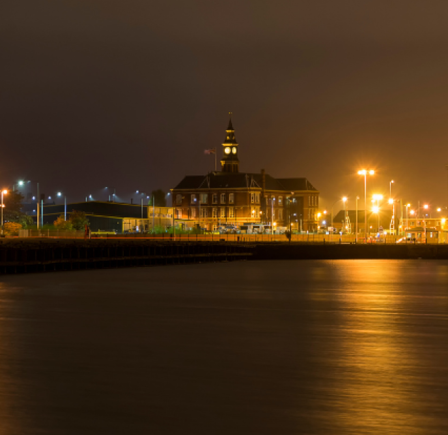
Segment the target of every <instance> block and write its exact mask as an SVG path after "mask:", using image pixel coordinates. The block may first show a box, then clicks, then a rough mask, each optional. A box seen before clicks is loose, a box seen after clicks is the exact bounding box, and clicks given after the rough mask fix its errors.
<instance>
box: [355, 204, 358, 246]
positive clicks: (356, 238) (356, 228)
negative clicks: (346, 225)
mask: <svg viewBox="0 0 448 435" xmlns="http://www.w3.org/2000/svg"><path fill="white" fill-rule="evenodd" d="M358 200H359V196H357V197H356V224H355V243H358Z"/></svg>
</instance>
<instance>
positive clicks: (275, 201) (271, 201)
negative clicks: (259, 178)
mask: <svg viewBox="0 0 448 435" xmlns="http://www.w3.org/2000/svg"><path fill="white" fill-rule="evenodd" d="M265 199H266V205H269V206H271V205H273V204H274V205H275V204H277V205H279V206H281V205H283V196H279V197H277V198H276V197H275V196H271V197H268V196H266V198H265Z"/></svg>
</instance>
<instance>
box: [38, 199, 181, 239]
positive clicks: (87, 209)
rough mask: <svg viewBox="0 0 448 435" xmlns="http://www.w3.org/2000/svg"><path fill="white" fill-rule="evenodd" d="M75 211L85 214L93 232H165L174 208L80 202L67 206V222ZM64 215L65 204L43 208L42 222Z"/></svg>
mask: <svg viewBox="0 0 448 435" xmlns="http://www.w3.org/2000/svg"><path fill="white" fill-rule="evenodd" d="M73 211H82V212H84V213H85V214H86V217H87V219H88V220H89V222H90V229H91V231H94V232H96V231H111V232H116V233H127V232H151V231H152V230H153V228H159V229H162V230H166V229H168V228H170V227H172V225H173V208H172V207H153V206H151V205H143V206H142V205H137V204H126V203H117V202H103V201H87V202H77V203H72V204H67V219H69V218H70V214H71V213H72V212H73ZM63 214H64V205H63V204H57V205H44V209H43V223H44V224H52V223H53V222H54V221H55V220H56V219H57V218H58V217H59V216H61V215H63Z"/></svg>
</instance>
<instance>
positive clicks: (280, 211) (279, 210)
mask: <svg viewBox="0 0 448 435" xmlns="http://www.w3.org/2000/svg"><path fill="white" fill-rule="evenodd" d="M278 220H279V221H282V220H283V209H281V208H279V209H278Z"/></svg>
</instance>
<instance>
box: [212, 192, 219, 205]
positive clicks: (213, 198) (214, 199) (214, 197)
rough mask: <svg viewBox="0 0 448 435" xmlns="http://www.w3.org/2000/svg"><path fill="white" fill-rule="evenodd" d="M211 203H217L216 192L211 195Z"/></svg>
mask: <svg viewBox="0 0 448 435" xmlns="http://www.w3.org/2000/svg"><path fill="white" fill-rule="evenodd" d="M212 201H213V204H218V194H217V193H214V194H213V197H212Z"/></svg>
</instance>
